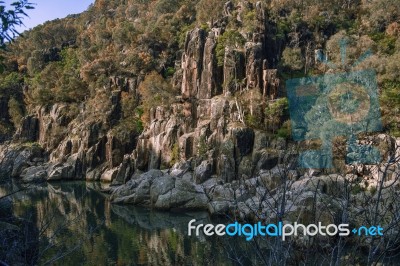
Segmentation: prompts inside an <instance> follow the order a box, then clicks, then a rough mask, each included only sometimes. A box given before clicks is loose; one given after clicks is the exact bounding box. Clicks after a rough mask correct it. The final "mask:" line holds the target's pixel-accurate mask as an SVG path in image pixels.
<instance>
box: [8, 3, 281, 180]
mask: <svg viewBox="0 0 400 266" xmlns="http://www.w3.org/2000/svg"><path fill="white" fill-rule="evenodd" d="M248 12H253V13H255V19H254V21H253V22H254V23H255V24H254V25H252V27H253V29H252V30H251V32H246V31H245V30H244V29H243V31H238V32H239V34H241V36H239V37H238V36H235V38H236V37H237V38H239V39H241V38H244V39H245V41H247V42H246V43H245V45H244V46H241V43H242V41H240V44H237V43H236V44H225V45H226V47H223V49H225V54H224V57H223V59H224V61H223V66H219V65H218V60H217V52H216V48H217V45H218V42H219V40H220V39H219V37H220V36H221V35H222V33H223V32H225V29H226V27H227V25H228V22H229V20H236V21H235V23H237V24H238V25H240V24H243V23H247V22H246V19H245V18H246V17H245V16H246V14H248ZM211 27H212V29H211V30H209V31H207V32H206V31H205V30H203V29H200V28H195V29H193V30H191V31H189V32H188V33H187V35H186V40H185V44H184V48H183V51H182V58H181V61H179V62H176V63H175V67H176V69H177V71H176V72H175V75H174V77H173V79H172V86H173V87H174V88H176V89H178V90H180V91H181V95H180V97H178V98H177V101H176V102H175V103H173V104H172V105H170V106H158V107H155V108H152V109H151V111H150V115H149V117H150V124H149V125H148V127H147V128H146V129H145V131H144V132H143V133H142V134H141V135H140V136H139V137H138V136H135V135H131V136H126V134H125V135H124V136H121V135H120V134H118V132H115V131H114V129H115V128H116V127H115V126H116V125H118V124H119V122H120V121H121V119H122V96H123V95H125V94H130V95H133V96H135V97H136V98H139V97H137V96H138V89H137V88H138V86H139V85H140V82H141V81H142V79H143V77H142V76H141V75H138V76H135V77H129V78H128V77H119V76H111V77H109V81H108V84H106V85H105V86H104V92H103V91H102V93H105V94H106V95H107V97H108V98H102V99H105V101H107V103H102V104H104V105H105V106H107V108H106V110H105V111H104V113H102V114H101V115H99V116H96V118H95V119H92V120H88V119H87V116H89V117H90V115H93V114H92V113H93V110H89V108H88V106H89V105H88V106H86V105H87V104H88V103H83V104H82V105H81V106H80V107H79V108H78V109H79V114H78V115H77V116H76V117H75V118H74V120H73V121H71V119H70V118H69V116H68V113H69V108H68V107H69V106H68V105H65V104H56V105H54V106H52V107H51V108H50V109H49V110H47V109H46V108H41V109H40V110H37V112H36V114H35V115H32V116H28V117H26V118H25V119H24V121H23V124H22V127H21V129H20V130H19V131H18V132H17V134H16V139H23V140H25V141H38V142H39V144H40V145H41V146H42V147H44V148H45V150H47V151H49V153H50V156H49V157H50V161H49V165H50V166H49V172H51V175H50V176H51V179H62V178H67V179H74V178H86V179H89V180H103V181H107V182H114V183H116V184H121V183H125V182H126V181H127V180H129V179H130V178H131V177H132V175H133V174H134V173H135V171H148V170H150V169H154V168H156V169H159V168H169V167H171V166H172V165H173V164H174V163H177V162H179V161H186V163H187V164H190V165H191V168H192V169H193V170H195V174H194V175H193V178H194V179H195V180H194V181H196V182H198V183H202V182H205V181H206V180H207V179H209V178H211V177H212V176H213V175H218V176H220V177H221V178H222V179H223V180H224V181H226V182H230V181H232V180H235V179H237V178H238V175H246V176H250V175H251V173H252V169H253V168H255V167H252V165H251V164H252V163H254V164H257V163H258V161H257V160H255V159H254V158H261V156H260V152H259V150H260V149H262V148H260V147H258V146H257V145H258V144H255V143H256V142H255V140H254V139H255V136H254V135H255V134H254V132H253V129H251V128H249V127H247V126H246V125H245V123H246V122H245V117H246V115H249V114H250V115H253V110H255V109H257V106H258V105H259V104H260V101H259V100H260V99H261V98H260V97H259V95H261V97H263V98H262V99H261V100H263V101H264V100H265V99H267V98H271V99H273V98H275V97H276V95H277V94H278V89H279V85H280V84H279V79H278V78H277V71H276V70H274V69H269V67H270V64H268V63H269V62H268V61H267V60H269V58H268V54H269V53H268V49H269V44H268V43H267V39H268V38H267V35H268V32H267V29H266V16H265V12H264V8H263V6H262V4H261V2H257V3H256V4H255V5H254V4H252V3H250V2H248V1H239V3H238V5H237V6H235V4H234V3H233V1H229V2H227V3H226V4H225V7H224V14H223V17H222V18H221V19H220V20H218V21H216V22H215V23H213V24H212V25H211ZM225 37H226V38H229V36H225ZM219 48H221V47H219ZM219 52H221V51H219ZM218 56H220V54H218ZM272 65H273V64H272ZM247 91H250V93H248V92H247ZM242 95H243V98H246V99H245V101H246V102H245V104H246V106H245V107H243V106H240V104H238V99H239V98H241V97H242ZM233 96H234V97H233ZM256 97H259V98H256ZM239 100H240V99H239ZM246 108H247V109H246ZM95 112H96V111H95ZM99 117H100V118H99ZM92 118H93V117H92ZM260 122H261V121H260ZM132 134H133V133H132ZM128 135H129V133H128ZM253 161H255V162H253ZM264 161H265V160H264ZM264 164H265V163H264ZM264 164H263V163H260V165H261V166H260V167H259V168H261V167H264ZM188 178H189V177H188Z"/></svg>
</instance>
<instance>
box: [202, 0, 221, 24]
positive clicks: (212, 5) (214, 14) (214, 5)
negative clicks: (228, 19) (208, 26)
mask: <svg viewBox="0 0 400 266" xmlns="http://www.w3.org/2000/svg"><path fill="white" fill-rule="evenodd" d="M224 4H225V1H219V0H218V1H215V0H200V1H198V3H197V5H196V16H197V22H198V23H199V24H200V25H201V24H205V23H207V22H213V21H215V20H217V19H219V18H220V16H221V12H222V9H223V6H224Z"/></svg>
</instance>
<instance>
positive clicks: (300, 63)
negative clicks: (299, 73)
mask: <svg viewBox="0 0 400 266" xmlns="http://www.w3.org/2000/svg"><path fill="white" fill-rule="evenodd" d="M281 65H282V66H283V67H285V68H287V69H290V70H295V71H296V70H301V69H303V67H304V58H303V56H302V53H301V49H300V48H290V47H286V48H285V50H283V53H282V61H281Z"/></svg>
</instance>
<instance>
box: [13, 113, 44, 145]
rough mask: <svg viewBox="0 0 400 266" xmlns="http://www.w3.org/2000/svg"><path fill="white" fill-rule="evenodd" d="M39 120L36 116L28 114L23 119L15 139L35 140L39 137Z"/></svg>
mask: <svg viewBox="0 0 400 266" xmlns="http://www.w3.org/2000/svg"><path fill="white" fill-rule="evenodd" d="M38 135H39V120H38V119H37V118H36V117H35V116H27V117H24V118H23V119H22V122H21V127H20V128H19V129H18V131H17V132H16V133H15V136H14V140H17V141H23V142H33V141H36V140H37V139H38Z"/></svg>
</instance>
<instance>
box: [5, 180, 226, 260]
mask: <svg viewBox="0 0 400 266" xmlns="http://www.w3.org/2000/svg"><path fill="white" fill-rule="evenodd" d="M93 185H95V184H87V185H85V183H67V184H54V185H50V184H49V185H44V186H43V187H37V188H34V189H32V190H30V191H25V192H23V193H21V194H17V195H16V197H14V198H13V200H14V208H13V209H12V210H10V213H11V214H13V215H15V216H16V217H24V219H25V223H26V225H27V229H26V230H25V231H24V233H25V235H26V236H31V237H32V241H31V243H32V244H31V245H30V247H32V249H31V251H30V253H31V254H32V256H31V258H30V259H29V261H28V262H26V263H22V264H31V263H33V264H40V265H44V264H51V265H82V264H84V265H96V266H97V265H114V264H118V265H231V264H232V263H231V261H230V260H227V254H229V250H224V247H223V246H221V245H226V243H225V242H223V241H222V240H221V239H219V238H216V237H210V238H205V237H204V236H200V237H194V236H192V237H188V236H187V232H186V230H187V224H188V222H189V221H190V220H191V219H196V220H198V221H201V222H202V223H209V222H211V221H210V219H209V217H208V214H207V213H198V212H195V213H167V212H165V213H164V212H154V211H151V210H148V209H141V208H137V207H132V206H119V205H111V204H110V203H109V202H108V200H107V198H106V197H105V196H103V195H102V194H101V193H99V192H97V191H96V190H98V189H99V188H97V189H96V190H93V189H92V187H91V186H93ZM24 215H25V216H24ZM35 232H36V233H35ZM221 250H222V251H223V252H218V251H221ZM1 251H2V250H1ZM1 251H0V252H1ZM15 256H19V254H16V255H15ZM2 258H3V257H1V259H0V260H2ZM13 261H15V258H14V259H11V260H8V262H9V264H13V263H11V262H13Z"/></svg>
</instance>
